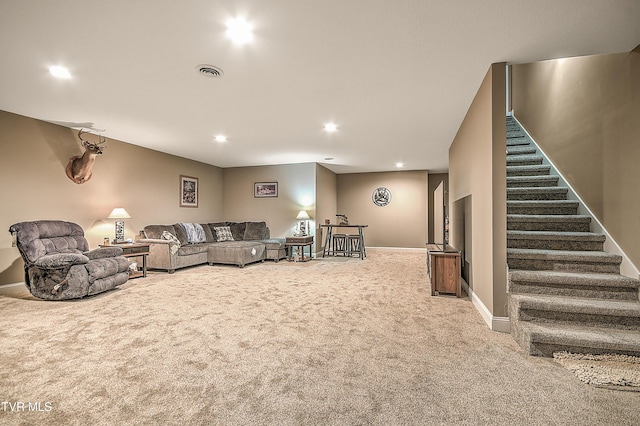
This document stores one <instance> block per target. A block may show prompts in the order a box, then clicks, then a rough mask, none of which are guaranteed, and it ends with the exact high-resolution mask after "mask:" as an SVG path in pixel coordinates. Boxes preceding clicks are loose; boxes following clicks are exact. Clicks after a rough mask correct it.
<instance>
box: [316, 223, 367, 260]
mask: <svg viewBox="0 0 640 426" xmlns="http://www.w3.org/2000/svg"><path fill="white" fill-rule="evenodd" d="M367 226H369V225H339V224H329V225H320V229H323V228H327V235H326V236H325V238H324V247H323V248H322V257H324V256H325V255H327V256H331V255H335V252H334V250H333V249H332V245H331V244H332V243H331V236H332V235H333V228H358V238H359V240H360V244H359V249H360V250H359V253H358V254H359V255H360V259H364V258H365V257H367V249H366V248H365V246H364V228H366V227H367Z"/></svg>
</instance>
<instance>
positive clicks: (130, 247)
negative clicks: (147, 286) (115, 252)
mask: <svg viewBox="0 0 640 426" xmlns="http://www.w3.org/2000/svg"><path fill="white" fill-rule="evenodd" d="M100 247H120V248H121V249H122V256H123V257H127V258H129V257H141V258H142V271H135V272H133V273H131V274H130V275H129V279H134V278H140V277H146V276H147V256H148V255H149V244H144V243H129V244H113V245H110V246H106V245H100Z"/></svg>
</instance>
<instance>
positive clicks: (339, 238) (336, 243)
mask: <svg viewBox="0 0 640 426" xmlns="http://www.w3.org/2000/svg"><path fill="white" fill-rule="evenodd" d="M347 248H348V247H347V235H346V234H333V254H334V255H335V254H336V253H342V255H343V256H346V255H347V254H348V250H347Z"/></svg>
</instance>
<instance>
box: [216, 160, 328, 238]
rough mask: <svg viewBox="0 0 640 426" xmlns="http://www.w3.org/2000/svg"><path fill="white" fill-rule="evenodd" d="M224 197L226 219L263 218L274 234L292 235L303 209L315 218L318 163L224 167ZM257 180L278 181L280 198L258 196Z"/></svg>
mask: <svg viewBox="0 0 640 426" xmlns="http://www.w3.org/2000/svg"><path fill="white" fill-rule="evenodd" d="M222 175H223V177H224V191H223V197H222V205H223V215H224V218H225V220H229V221H244V220H264V221H266V222H267V226H269V229H270V230H271V236H272V237H285V236H287V235H293V232H294V229H295V226H296V224H297V223H298V221H297V220H296V216H297V215H298V212H299V211H300V210H307V213H309V216H310V217H311V218H312V220H311V221H309V222H310V223H309V227H310V228H311V230H312V231H313V229H314V226H315V219H316V212H315V209H316V205H315V200H316V164H315V163H301V164H283V165H275V166H257V167H234V168H228V169H223V171H222ZM255 182H278V197H276V198H255V197H254V196H253V184H254V183H255Z"/></svg>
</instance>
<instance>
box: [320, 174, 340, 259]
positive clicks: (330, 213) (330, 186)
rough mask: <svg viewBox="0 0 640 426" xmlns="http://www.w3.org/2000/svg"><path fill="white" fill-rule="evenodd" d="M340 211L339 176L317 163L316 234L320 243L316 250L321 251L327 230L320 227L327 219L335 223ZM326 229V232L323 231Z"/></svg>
mask: <svg viewBox="0 0 640 426" xmlns="http://www.w3.org/2000/svg"><path fill="white" fill-rule="evenodd" d="M337 212H338V192H337V177H336V174H335V173H334V172H332V171H331V170H329V169H327V168H326V167H324V166H321V165H320V164H317V165H316V216H317V217H316V236H317V238H318V242H319V244H316V250H317V251H321V250H322V247H323V244H324V241H323V240H322V238H324V237H325V236H326V230H322V229H318V226H319V225H321V224H323V223H324V221H325V219H329V220H330V221H331V222H332V223H335V220H336V214H337ZM322 231H324V232H322Z"/></svg>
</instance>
